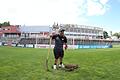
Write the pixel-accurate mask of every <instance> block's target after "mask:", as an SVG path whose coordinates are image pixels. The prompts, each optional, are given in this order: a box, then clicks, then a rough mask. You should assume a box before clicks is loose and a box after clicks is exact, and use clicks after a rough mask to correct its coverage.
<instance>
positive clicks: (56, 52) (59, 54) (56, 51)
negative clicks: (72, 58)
mask: <svg viewBox="0 0 120 80" xmlns="http://www.w3.org/2000/svg"><path fill="white" fill-rule="evenodd" d="M53 52H54V57H55V59H58V58H59V57H61V58H63V57H64V51H63V49H62V50H60V49H55V48H54V49H53Z"/></svg>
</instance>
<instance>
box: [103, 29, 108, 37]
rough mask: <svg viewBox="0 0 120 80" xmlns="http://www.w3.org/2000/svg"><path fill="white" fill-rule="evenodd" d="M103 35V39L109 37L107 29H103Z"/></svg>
mask: <svg viewBox="0 0 120 80" xmlns="http://www.w3.org/2000/svg"><path fill="white" fill-rule="evenodd" d="M103 37H104V39H106V38H108V37H109V36H108V33H107V31H103Z"/></svg>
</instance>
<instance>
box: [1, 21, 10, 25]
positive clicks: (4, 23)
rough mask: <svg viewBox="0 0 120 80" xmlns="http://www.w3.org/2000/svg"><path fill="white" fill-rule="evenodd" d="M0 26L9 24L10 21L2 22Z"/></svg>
mask: <svg viewBox="0 0 120 80" xmlns="http://www.w3.org/2000/svg"><path fill="white" fill-rule="evenodd" d="M0 26H10V22H9V21H8V22H3V23H0Z"/></svg>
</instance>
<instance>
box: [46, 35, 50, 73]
mask: <svg viewBox="0 0 120 80" xmlns="http://www.w3.org/2000/svg"><path fill="white" fill-rule="evenodd" d="M50 50H51V37H50V39H49V48H48V54H47V59H46V70H47V71H49V68H48V60H49V55H50Z"/></svg>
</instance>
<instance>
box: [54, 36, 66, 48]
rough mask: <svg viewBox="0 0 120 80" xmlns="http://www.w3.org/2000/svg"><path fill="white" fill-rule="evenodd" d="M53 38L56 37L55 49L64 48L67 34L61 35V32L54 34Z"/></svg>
mask: <svg viewBox="0 0 120 80" xmlns="http://www.w3.org/2000/svg"><path fill="white" fill-rule="evenodd" d="M52 39H55V47H54V48H55V49H59V50H63V44H64V43H67V38H66V36H60V35H59V34H56V35H53V37H52Z"/></svg>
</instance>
